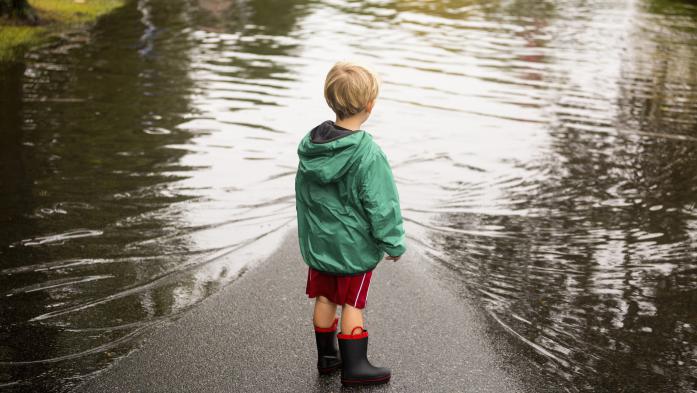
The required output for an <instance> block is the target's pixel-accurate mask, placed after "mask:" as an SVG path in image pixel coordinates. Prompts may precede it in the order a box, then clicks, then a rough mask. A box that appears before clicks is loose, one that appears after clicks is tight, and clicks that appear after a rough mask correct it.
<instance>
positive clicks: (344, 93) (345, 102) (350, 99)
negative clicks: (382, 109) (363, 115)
mask: <svg viewBox="0 0 697 393" xmlns="http://www.w3.org/2000/svg"><path fill="white" fill-rule="evenodd" d="M379 85H380V82H379V80H378V77H377V75H376V74H375V73H374V72H373V71H371V70H369V69H368V68H366V67H363V66H360V65H358V64H353V63H349V62H344V61H340V62H338V63H336V64H334V67H332V69H331V70H329V73H328V74H327V79H326V80H325V81H324V98H325V99H326V100H327V104H329V107H330V108H332V110H333V111H334V113H336V116H337V117H338V118H339V119H345V118H347V117H351V116H353V115H355V114H358V113H360V112H361V111H362V110H363V109H365V108H366V106H368V103H370V102H371V101H373V100H374V99H375V98H377V96H378V90H379Z"/></svg>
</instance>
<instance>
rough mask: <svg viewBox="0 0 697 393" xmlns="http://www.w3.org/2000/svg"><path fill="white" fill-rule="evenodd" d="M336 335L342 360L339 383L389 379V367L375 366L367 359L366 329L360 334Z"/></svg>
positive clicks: (367, 382)
mask: <svg viewBox="0 0 697 393" xmlns="http://www.w3.org/2000/svg"><path fill="white" fill-rule="evenodd" d="M361 329H362V328H361ZM354 330H355V329H354ZM337 337H338V339H339V350H340V352H341V359H342V360H343V366H342V367H341V383H342V384H343V385H344V386H354V385H376V384H380V383H385V382H388V381H389V380H390V376H391V373H390V369H389V368H384V367H375V366H373V365H372V364H370V362H369V361H368V331H367V330H363V332H362V333H360V334H352V335H348V334H339V335H338V336H337Z"/></svg>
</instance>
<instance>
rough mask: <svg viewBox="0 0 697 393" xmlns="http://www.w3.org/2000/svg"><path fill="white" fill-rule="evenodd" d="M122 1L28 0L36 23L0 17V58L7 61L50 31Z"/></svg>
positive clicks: (82, 21)
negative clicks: (33, 24) (37, 18)
mask: <svg viewBox="0 0 697 393" xmlns="http://www.w3.org/2000/svg"><path fill="white" fill-rule="evenodd" d="M125 1H126V0H29V3H30V4H31V6H32V7H33V8H34V10H35V11H36V13H37V15H38V16H39V24H38V25H36V26H31V25H25V24H21V23H20V22H17V21H10V20H7V19H3V18H0V61H6V60H11V59H13V58H15V57H17V56H19V55H20V54H21V53H22V51H23V50H24V49H25V48H27V47H29V46H31V45H34V44H37V43H40V42H42V41H43V40H45V39H47V38H48V37H50V36H51V35H52V34H55V33H59V32H61V31H66V30H69V29H74V28H78V27H81V26H85V25H88V24H89V23H91V22H93V21H95V20H96V19H97V18H98V17H99V16H101V15H104V14H106V13H108V12H110V11H112V10H114V9H115V8H118V7H120V6H121V5H123V4H124V2H125Z"/></svg>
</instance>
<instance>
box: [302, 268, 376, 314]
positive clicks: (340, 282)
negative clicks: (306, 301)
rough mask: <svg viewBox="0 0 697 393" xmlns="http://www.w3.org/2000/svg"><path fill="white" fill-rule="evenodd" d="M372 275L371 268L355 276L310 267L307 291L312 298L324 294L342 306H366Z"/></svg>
mask: <svg viewBox="0 0 697 393" xmlns="http://www.w3.org/2000/svg"><path fill="white" fill-rule="evenodd" d="M372 275H373V271H372V270H371V271H369V272H365V273H362V274H357V275H355V276H335V275H332V274H328V273H323V272H320V271H318V270H315V269H313V268H308V270H307V287H306V289H305V293H307V296H308V297H310V298H313V297H316V296H319V295H321V296H324V297H326V298H327V299H329V301H331V302H332V303H334V304H338V305H340V306H341V305H344V304H348V305H350V306H353V307H356V308H364V307H365V303H366V299H367V298H368V289H369V287H370V277H372Z"/></svg>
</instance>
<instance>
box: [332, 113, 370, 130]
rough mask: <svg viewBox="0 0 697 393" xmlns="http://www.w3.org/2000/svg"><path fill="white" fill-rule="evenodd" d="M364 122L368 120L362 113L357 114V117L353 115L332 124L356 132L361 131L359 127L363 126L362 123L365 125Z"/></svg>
mask: <svg viewBox="0 0 697 393" xmlns="http://www.w3.org/2000/svg"><path fill="white" fill-rule="evenodd" d="M366 120H368V116H366V115H364V114H363V113H359V114H357V115H353V116H351V117H347V118H345V119H339V118H337V119H336V121H335V122H334V124H336V125H337V126H339V127H343V128H346V129H349V130H351V131H357V130H360V129H361V126H362V125H363V123H365V121H366Z"/></svg>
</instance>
